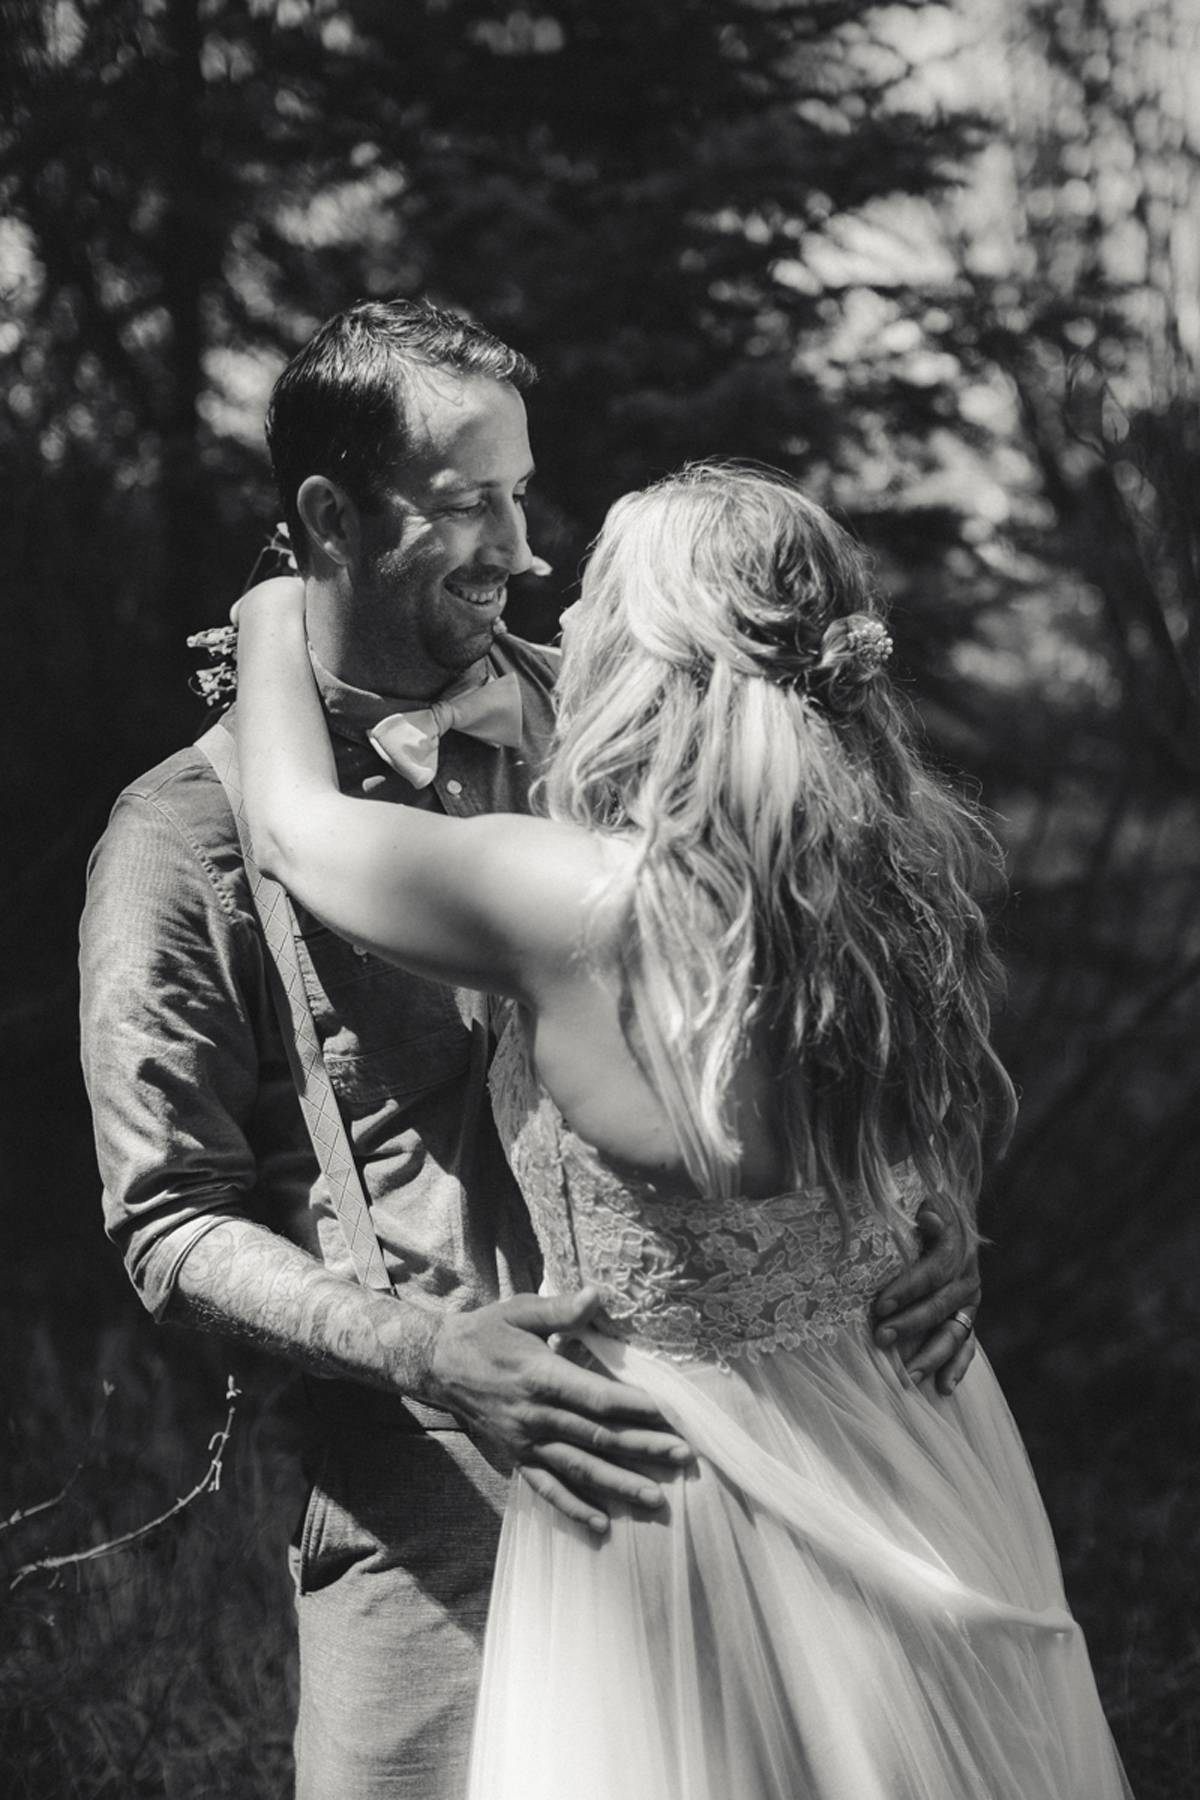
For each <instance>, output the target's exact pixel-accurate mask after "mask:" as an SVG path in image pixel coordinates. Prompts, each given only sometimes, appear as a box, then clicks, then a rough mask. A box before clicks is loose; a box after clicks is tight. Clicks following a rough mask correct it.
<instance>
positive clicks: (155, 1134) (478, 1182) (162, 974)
mask: <svg viewBox="0 0 1200 1800" xmlns="http://www.w3.org/2000/svg"><path fill="white" fill-rule="evenodd" d="M487 663H488V667H489V670H490V672H491V673H494V674H497V675H499V674H505V673H507V672H508V671H509V670H510V669H511V670H514V671H515V672H516V674H517V675H518V678H519V679H520V682H521V690H522V705H523V741H522V746H521V749H520V750H519V751H512V750H506V749H496V748H494V747H492V746H491V745H488V744H483V743H480V742H479V741H478V740H476V739H474V738H470V737H466V736H463V735H462V734H460V733H458V732H455V731H450V732H447V734H446V735H445V737H444V738H443V739H442V745H441V755H440V760H439V766H438V773H437V776H436V778H435V780H434V782H433V783H432V785H431V786H430V787H428V788H425V789H422V790H420V791H418V790H416V789H414V788H412V787H411V786H410V785H409V783H408V782H407V781H405V779H404V778H403V776H401V775H398V774H397V773H396V772H395V771H394V770H391V769H389V768H388V767H387V766H386V765H384V764H383V762H382V761H381V759H380V758H379V757H378V755H377V754H376V753H375V751H374V750H373V749H372V748H371V747H370V745H368V744H367V742H366V738H365V733H366V730H367V728H368V727H369V726H370V725H371V724H373V723H375V721H376V719H377V718H378V717H380V716H382V714H381V713H380V711H379V708H380V707H381V706H382V707H383V708H384V710H385V711H387V710H392V704H391V702H389V701H388V699H387V698H386V697H383V696H378V695H369V694H365V693H364V692H363V690H361V689H355V688H349V687H347V686H346V684H345V683H342V682H338V681H336V680H334V678H332V677H330V676H328V675H327V673H326V672H325V671H321V672H320V675H321V686H322V694H323V698H324V699H325V702H326V705H327V708H328V711H329V718H330V724H331V727H332V730H333V733H334V749H335V755H336V760H337V767H338V778H339V781H340V783H341V787H342V791H343V792H344V793H349V794H361V795H364V796H366V797H368V798H370V799H372V800H380V801H390V802H393V803H399V804H402V805H410V806H420V807H423V808H434V809H440V810H444V811H445V812H447V813H451V814H456V815H459V816H462V817H470V816H473V815H475V814H479V813H484V812H521V811H525V810H526V808H527V805H528V797H529V788H530V785H531V782H532V781H533V779H534V778H535V777H536V775H537V774H538V772H539V770H540V766H541V763H542V761H543V760H544V757H545V754H546V752H547V750H548V748H549V743H550V737H551V733H552V730H553V710H552V702H551V686H552V683H553V679H554V674H555V671H556V658H555V655H554V653H553V652H550V651H544V650H541V649H539V648H537V647H535V646H533V645H529V644H525V643H523V642H522V641H521V640H520V639H514V638H512V637H509V636H504V637H502V638H500V639H498V640H497V643H496V645H495V646H494V648H493V650H492V651H491V652H490V653H489V656H488V658H487ZM226 722H227V723H229V722H231V721H230V718H229V717H228V716H227V721H226ZM297 914H298V919H299V923H300V928H301V939H302V942H301V944H300V961H301V969H302V973H303V976H304V980H305V985H306V987H307V990H308V996H309V1000H310V1003H311V1006H312V1012H313V1018H314V1021H315V1023H316V1028H317V1034H318V1037H319V1039H320V1041H321V1045H322V1050H323V1053H324V1057H325V1063H326V1067H327V1069H328V1070H329V1076H330V1080H331V1082H332V1084H333V1088H334V1091H335V1093H336V1095H337V1097H338V1102H339V1106H340V1108H341V1111H342V1116H343V1118H344V1120H345V1123H346V1128H347V1131H348V1133H349V1135H350V1139H351V1143H352V1145H353V1148H354V1153H355V1160H356V1162H357V1163H358V1166H359V1170H360V1172H361V1174H362V1177H363V1181H364V1185H365V1187H366V1190H367V1195H368V1198H369V1200H370V1202H371V1209H372V1216H373V1220H374V1224H375V1227H376V1234H377V1236H378V1238H379V1241H380V1244H381V1247H382V1249H383V1253H384V1259H385V1261H386V1263H387V1265H388V1270H389V1273H390V1274H391V1276H392V1280H393V1283H394V1285H395V1286H396V1288H397V1290H398V1291H399V1292H401V1293H405V1294H406V1295H408V1296H409V1297H411V1298H412V1299H414V1300H417V1301H421V1302H424V1303H426V1304H428V1305H431V1306H448V1307H453V1308H455V1309H458V1308H468V1307H474V1306H480V1305H485V1304H487V1303H488V1302H489V1301H491V1300H495V1299H498V1298H501V1297H503V1296H504V1295H506V1294H509V1293H513V1292H520V1291H527V1290H529V1289H530V1288H532V1287H535V1286H536V1285H537V1276H538V1271H537V1253H536V1248H535V1245H534V1242H533V1237H532V1232H531V1230H530V1227H529V1223H528V1220H527V1217H526V1215H525V1210H524V1206H523V1204H522V1202H521V1200H520V1196H519V1194H518V1192H517V1189H516V1186H515V1183H514V1182H513V1180H512V1177H511V1175H510V1173H509V1171H508V1167H507V1165H506V1163H505V1161H504V1156H503V1153H502V1151H501V1149H500V1145H499V1141H498V1139H497V1137H496V1131H495V1126H494V1124H493V1123H492V1118H491V1111H490V1107H489V1105H488V1100H487V1089H486V1080H487V1062H488V1054H489V1046H488V1039H487V1033H486V1030H485V1029H484V1027H483V1025H482V1023H481V1006H480V998H481V997H480V996H479V995H477V994H473V993H469V992H467V991H465V990H455V989H451V988H447V987H442V986H440V985H439V984H437V983H434V982H429V981H423V980H421V979H420V978H419V977H417V976H414V975H410V974H408V973H407V972H406V971H404V970H401V969H397V968H395V967H393V966H392V965H391V964H390V963H386V962H384V961H382V960H381V959H379V958H376V957H373V956H370V955H367V954H364V953H362V952H359V951H357V950H355V949H354V948H353V947H352V946H351V945H350V944H348V943H346V942H345V941H344V940H343V939H341V938H339V937H337V936H335V934H334V933H332V932H330V931H328V930H327V929H326V928H325V927H324V926H322V925H320V924H318V923H317V921H316V920H314V919H312V918H311V917H310V916H308V915H307V914H305V913H304V912H303V909H297ZM267 954H268V953H267V951H266V948H265V945H264V944H263V941H262V937H261V933H260V931H259V928H258V922H257V918H256V915H255V912H254V907H253V902H252V900H251V897H250V892H249V885H248V883H247V880H246V875H245V870H244V868H243V866H242V861H241V856H240V853H239V850H238V840H237V830H236V826H235V824H234V821H233V817H232V815H231V813H230V811H229V807H228V804H227V802H226V799H225V794H224V790H223V788H222V787H221V785H220V782H219V781H218V780H217V777H216V774H215V772H214V771H213V769H212V767H211V765H210V764H209V763H208V760H207V758H206V757H205V756H204V755H203V753H202V752H201V751H199V750H196V749H195V748H192V749H188V750H182V751H179V752H178V753H177V754H176V755H175V756H172V757H169V758H168V759H167V760H166V762H164V763H160V764H159V766H158V767H157V768H156V769H153V770H151V771H150V773H149V774H147V775H145V776H143V777H142V779H141V780H140V781H136V782H134V783H132V784H131V785H130V786H129V787H128V788H127V789H126V790H125V792H124V793H123V794H122V795H121V796H120V798H119V799H118V801H117V804H116V806H115V808H114V809H113V813H112V817H111V819H110V821H109V826H108V830H107V831H106V832H105V835H104V837H103V838H102V840H101V842H100V844H99V845H98V846H97V848H96V850H95V852H94V854H93V857H92V863H91V867H90V869H89V876H88V898H87V904H86V907H85V910H84V916H83V923H82V927H81V975H82V1041H83V1061H84V1075H85V1078H86V1080H87V1084H88V1091H89V1095H90V1097H91V1102H92V1111H93V1117H94V1121H95V1129H96V1146H97V1156H98V1159H99V1163H100V1170H101V1175H102V1177H103V1180H104V1207H105V1223H106V1226H107V1229H108V1232H109V1235H110V1236H111V1237H112V1238H113V1240H114V1242H115V1243H116V1244H117V1245H118V1246H119V1248H120V1249H121V1251H122V1254H123V1255H124V1258H125V1262H126V1267H127V1268H128V1270H129V1274H130V1276H131V1278H132V1280H133V1283H134V1285H135V1287H136V1288H137V1290H138V1292H139V1294H140V1295H141V1297H142V1299H143V1300H144V1302H145V1304H146V1305H147V1306H148V1307H149V1308H150V1310H151V1311H152V1312H153V1313H154V1314H155V1316H161V1315H162V1313H163V1312H164V1310H165V1309H166V1307H167V1305H168V1302H169V1300H170V1296H171V1293H172V1290H173V1287H174V1283H175V1278H176V1275H177V1272H178V1269H179V1265H180V1263H181V1262H182V1260H183V1257H184V1256H185V1255H186V1254H187V1252H188V1250H189V1249H190V1248H191V1247H192V1245H193V1244H194V1243H195V1242H196V1241H197V1240H198V1239H199V1238H200V1237H201V1236H203V1234H204V1233H205V1232H206V1231H209V1230H211V1229H212V1227H213V1226H214V1225H215V1224H216V1223H217V1222H218V1221H219V1220H220V1219H222V1218H226V1217H248V1218H252V1219H255V1220H257V1221H258V1222H260V1223H262V1224H264V1225H266V1226H268V1227H269V1228H271V1229H272V1230H275V1231H278V1232H280V1233H281V1234H282V1235H284V1236H285V1237H288V1238H290V1239H291V1240H292V1241H293V1242H295V1243H297V1244H300V1245H302V1246H303V1247H304V1248H305V1249H307V1250H309V1251H311V1252H312V1254H313V1255H315V1256H317V1257H318V1258H320V1260H321V1261H322V1262H323V1263H324V1264H325V1265H326V1266H327V1267H328V1268H329V1269H330V1270H331V1271H333V1272H335V1273H337V1274H339V1275H344V1276H347V1277H349V1278H350V1279H353V1278H354V1276H353V1268H352V1265H351V1262H350V1258H349V1253H348V1251H347V1248H346V1244H345V1240H344V1237H343V1234H342V1231H341V1227H340V1225H339V1224H338V1222H337V1219H336V1217H335V1215H334V1213H333V1210H332V1205H331V1202H330V1200H329V1196H328V1193H327V1191H326V1189H325V1184H324V1181H323V1179H322V1178H321V1177H320V1175H319V1173H318V1171H317V1168H316V1164H315V1161H314V1158H313V1154H312V1150H311V1147H310V1145H309V1142H308V1139H307V1136H306V1133H305V1129H304V1124H303V1119H302V1116H301V1113H300V1108H299V1103H298V1101H297V1098H296V1094H295V1090H294V1088H293V1086H292V1082H291V1078H290V1075H289V1072H288V1065H287V1058H286V1053H285V1050H284V1045H283V1040H282V1038H281V1035H280V1029H279V1024H278V1021H277V1019H276V1017H275V1012H274V1008H273V1005H272V1002H271V996H270V990H269V988H268V986H267V979H266V961H265V959H266V957H267Z"/></svg>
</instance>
